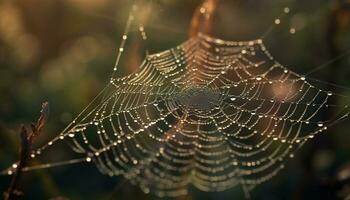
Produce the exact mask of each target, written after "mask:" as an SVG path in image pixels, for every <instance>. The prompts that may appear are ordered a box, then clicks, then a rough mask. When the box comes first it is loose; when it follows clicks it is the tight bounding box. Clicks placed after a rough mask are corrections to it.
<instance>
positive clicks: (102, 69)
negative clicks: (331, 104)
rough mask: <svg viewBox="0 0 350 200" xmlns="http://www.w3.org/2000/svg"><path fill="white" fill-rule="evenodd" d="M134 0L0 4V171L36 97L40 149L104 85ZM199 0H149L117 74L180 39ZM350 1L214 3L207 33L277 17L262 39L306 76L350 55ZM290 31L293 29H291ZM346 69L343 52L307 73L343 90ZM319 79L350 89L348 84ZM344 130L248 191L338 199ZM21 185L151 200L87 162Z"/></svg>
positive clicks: (259, 31) (228, 195)
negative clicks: (46, 114)
mask: <svg viewBox="0 0 350 200" xmlns="http://www.w3.org/2000/svg"><path fill="white" fill-rule="evenodd" d="M131 2H132V1H127V0H88V1H87V0H49V1H47V0H36V1H33V0H2V1H0V94H1V96H0V131H1V133H0V146H1V148H0V169H3V168H5V167H7V166H8V165H9V164H10V163H11V162H13V161H14V160H15V159H16V156H17V153H18V152H17V149H18V144H19V140H18V137H19V136H18V132H19V131H18V130H19V127H20V124H21V123H28V122H31V120H33V119H36V118H37V116H36V114H37V112H38V110H40V104H41V103H42V102H43V101H49V102H50V105H51V115H50V116H51V117H50V120H49V122H48V124H47V127H46V128H45V131H44V133H43V134H42V136H41V137H40V138H39V141H38V142H37V143H36V145H37V146H40V145H42V144H44V143H45V141H48V140H49V139H50V138H53V137H54V136H55V135H56V134H57V133H58V132H59V131H60V130H62V129H63V128H64V127H65V125H67V124H68V123H69V122H70V121H71V120H72V118H73V117H74V116H75V115H76V114H77V113H79V111H81V110H82V109H83V107H84V105H87V104H88V103H89V102H90V101H91V99H92V98H93V97H94V96H95V95H96V94H97V93H98V92H99V91H100V90H101V89H102V88H103V87H104V85H105V84H106V82H107V81H108V78H109V76H110V74H111V72H112V67H113V64H114V59H115V56H116V53H115V52H116V49H117V47H118V45H119V38H121V35H122V33H123V28H124V23H125V21H126V19H127V16H128V12H129V10H130V7H131ZM201 3H202V2H201V1H199V0H190V1H189V0H186V1H185V0H182V1H178V0H176V1H175V0H154V1H153V4H152V11H151V13H150V15H149V16H148V17H147V19H145V21H144V22H143V23H145V29H146V32H147V36H148V40H147V41H146V43H141V40H139V39H137V37H136V35H137V27H133V30H132V36H133V37H132V39H131V42H129V43H128V44H127V48H126V50H127V51H126V56H125V57H124V59H123V60H122V63H121V65H120V67H119V69H120V75H123V74H128V73H130V72H132V71H134V70H136V69H137V66H138V64H139V63H140V62H141V61H142V58H143V56H144V55H145V52H144V49H148V50H149V52H150V53H155V52H158V51H161V50H165V49H168V48H171V47H173V46H175V45H177V44H179V43H181V42H182V41H184V40H186V38H188V35H189V33H188V32H189V26H190V22H191V18H192V15H193V13H194V11H195V10H196V8H197V7H198V6H199V5H200V4H201ZM349 4H350V2H349V1H348V0H347V1H346V0H343V1H340V0H308V1H302V0H259V1H254V0H221V1H218V5H217V10H216V12H215V16H214V17H215V19H214V21H213V25H212V27H211V28H212V30H211V33H212V34H213V35H214V36H217V37H220V38H223V39H227V40H252V39H256V38H259V37H261V36H262V35H263V34H264V33H265V32H266V31H267V30H269V27H270V26H271V25H272V24H273V22H274V20H275V18H276V17H277V16H281V17H280V19H281V24H280V25H279V26H276V27H275V28H274V29H272V31H271V32H270V33H269V34H268V35H267V37H266V38H264V40H265V43H266V45H267V47H268V48H269V50H270V52H271V53H272V54H273V55H274V57H275V58H276V59H277V60H278V61H280V62H281V63H282V64H284V65H286V66H289V68H290V69H292V70H294V71H296V72H298V73H300V74H305V73H307V72H309V71H311V70H313V69H315V68H316V67H318V66H322V65H323V64H324V63H327V62H329V61H330V60H333V59H334V58H336V57H339V56H340V55H342V54H343V52H346V51H348V52H349V48H350V5H349ZM285 6H289V7H290V8H291V13H290V14H289V15H283V9H284V7H285ZM141 10H142V8H141ZM141 13H142V12H141ZM291 28H295V29H296V33H295V34H290V29H291ZM134 35H135V36H134ZM349 66H350V56H349V54H344V55H343V56H341V57H339V59H337V60H335V61H334V62H331V63H329V64H328V65H327V66H326V67H325V68H323V69H321V70H319V71H316V72H315V73H312V74H311V77H314V78H316V79H319V80H325V81H327V82H332V83H335V84H338V85H342V86H344V87H347V88H349V87H350V81H349V77H350V70H349ZM322 86H323V87H329V88H330V89H332V90H336V91H337V92H340V93H342V94H344V95H347V96H350V89H346V88H345V89H344V88H343V89H342V88H339V87H334V86H332V85H330V84H324V85H322ZM349 128H350V123H341V124H339V125H337V126H336V127H335V128H331V129H330V130H329V131H328V133H327V134H326V135H322V136H318V137H316V138H315V139H314V140H313V141H311V142H309V143H307V144H306V145H305V147H304V148H303V149H302V150H301V151H300V152H299V154H298V155H297V156H296V158H294V159H293V160H291V161H288V164H287V166H288V167H287V168H286V169H285V170H283V171H282V172H281V173H280V174H279V175H278V176H277V177H276V178H274V179H272V180H271V181H269V182H268V183H266V184H263V185H261V186H258V187H257V189H256V190H254V192H253V198H254V199H269V200H271V199H336V198H339V199H340V198H341V197H340V196H339V195H343V196H344V195H346V194H345V193H346V192H344V191H346V190H343V187H340V186H336V185H334V184H333V183H334V182H335V181H336V178H337V174H338V173H339V170H341V169H343V168H345V166H348V165H349V162H350V136H349V134H348V133H349V132H348V131H347V130H349ZM70 153H71V151H70V149H69V148H67V147H65V148H63V147H62V148H57V149H55V151H53V152H50V153H49V154H48V155H47V156H46V158H49V159H52V160H60V159H64V158H70V157H69V156H70ZM38 162H39V161H38ZM8 182H9V177H0V188H1V189H0V190H1V191H4V190H5V188H6V187H7V186H8ZM21 187H22V189H23V191H24V193H25V199H50V198H53V199H55V198H54V197H58V196H62V197H67V198H69V199H110V198H111V199H125V198H128V199H155V197H154V196H151V195H145V194H143V193H142V192H141V191H140V190H139V189H138V188H137V187H135V186H132V185H130V184H129V183H128V182H126V181H125V180H123V178H122V177H112V178H111V177H107V176H104V175H102V174H100V173H99V172H98V171H97V169H96V168H95V167H94V166H92V165H85V164H81V165H72V166H68V167H61V168H55V169H50V170H39V171H35V172H30V173H27V174H25V178H24V180H23V182H22V184H21ZM241 193H242V192H241V188H235V189H233V190H230V191H227V192H222V193H209V194H208V193H202V192H200V191H197V190H195V189H193V190H192V192H191V194H190V195H188V196H186V197H180V198H178V199H180V200H181V199H233V198H242V194H241ZM58 199H59V198H58ZM61 199H64V198H61Z"/></svg>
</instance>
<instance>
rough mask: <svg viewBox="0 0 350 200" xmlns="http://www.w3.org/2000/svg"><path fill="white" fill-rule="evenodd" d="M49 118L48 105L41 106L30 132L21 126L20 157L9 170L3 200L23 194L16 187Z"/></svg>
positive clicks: (9, 199) (13, 199) (16, 197)
mask: <svg viewBox="0 0 350 200" xmlns="http://www.w3.org/2000/svg"><path fill="white" fill-rule="evenodd" d="M48 116H49V103H47V102H45V103H43V104H42V110H41V115H40V117H39V119H38V121H37V122H36V124H31V131H28V130H27V129H26V128H25V126H24V125H22V126H21V132H20V138H21V146H20V150H19V152H20V155H19V156H20V157H19V161H18V162H17V163H16V164H14V165H13V166H12V168H10V169H9V172H10V173H13V176H12V179H11V182H10V186H9V188H8V189H7V191H6V192H5V193H4V199H5V200H15V199H18V197H20V196H22V195H23V193H22V192H21V191H19V190H18V185H19V182H20V179H21V176H22V169H23V168H24V167H26V166H27V162H28V158H29V155H30V152H31V148H32V144H33V142H34V140H35V139H36V138H37V137H38V136H39V135H40V133H41V131H42V129H43V128H44V126H45V124H46V121H47V119H48Z"/></svg>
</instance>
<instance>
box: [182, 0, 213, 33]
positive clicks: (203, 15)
mask: <svg viewBox="0 0 350 200" xmlns="http://www.w3.org/2000/svg"><path fill="white" fill-rule="evenodd" d="M218 1H219V0H204V2H203V3H202V4H201V5H200V6H199V7H198V8H197V9H196V11H195V12H194V14H193V17H192V20H191V26H190V32H189V35H190V37H196V36H197V35H198V33H199V32H202V33H205V34H210V33H211V30H212V25H213V19H214V13H215V10H216V9H217V5H218Z"/></svg>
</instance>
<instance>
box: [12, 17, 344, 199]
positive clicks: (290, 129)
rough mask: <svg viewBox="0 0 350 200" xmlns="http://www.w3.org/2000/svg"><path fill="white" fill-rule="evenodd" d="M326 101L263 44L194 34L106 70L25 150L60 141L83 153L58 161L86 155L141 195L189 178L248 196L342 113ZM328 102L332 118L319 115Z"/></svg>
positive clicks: (328, 96)
mask: <svg viewBox="0 0 350 200" xmlns="http://www.w3.org/2000/svg"><path fill="white" fill-rule="evenodd" d="M129 20H132V18H129ZM128 24H129V22H128ZM127 26H130V25H127ZM126 33H127V32H126ZM123 39H124V40H125V39H126V35H124V36H123ZM122 45H123V46H124V43H122ZM123 46H122V47H121V48H123ZM121 52H122V51H121ZM119 57H120V56H119V55H118V60H117V63H116V66H117V65H118V62H119ZM115 69H116V67H115ZM336 97H337V98H336ZM333 98H336V99H339V96H338V95H337V94H333V93H332V92H330V91H326V90H322V89H319V88H317V87H315V86H313V85H312V84H311V83H310V82H309V81H308V80H307V78H305V77H304V76H301V75H298V74H297V73H294V72H292V71H290V70H289V69H287V68H286V67H284V66H282V65H281V64H279V63H278V62H276V61H275V60H274V58H273V57H272V56H271V54H270V53H269V52H268V51H267V50H266V47H265V46H264V44H263V42H262V40H255V41H245V42H242V41H240V42H233V41H224V40H221V39H216V38H213V37H210V36H207V35H204V34H198V36H197V37H194V38H191V39H189V40H188V41H186V42H184V43H183V44H181V45H179V46H177V47H175V48H172V49H170V50H167V51H164V52H161V53H157V54H152V55H148V56H147V57H146V58H145V60H144V62H143V63H142V65H141V66H140V69H139V70H138V71H137V72H135V73H132V74H130V75H128V76H125V77H121V78H116V77H115V76H114V75H113V77H112V78H111V81H110V83H109V84H108V85H107V87H106V88H105V89H104V90H103V91H102V92H101V95H98V96H97V98H96V99H95V100H94V101H93V102H92V103H91V104H90V105H89V106H88V107H87V108H86V109H85V110H84V111H83V112H82V113H81V114H80V115H79V116H78V117H77V118H76V120H74V121H73V122H72V124H71V125H70V126H68V127H67V129H65V131H63V132H62V133H61V134H60V135H58V136H57V137H56V138H55V139H53V140H52V141H50V142H49V143H48V144H46V145H44V146H43V147H42V148H40V149H38V150H36V151H34V152H33V154H32V155H31V156H32V157H33V158H34V157H36V156H38V155H39V154H41V153H42V151H43V150H45V149H46V148H48V147H50V146H53V144H54V143H56V142H59V141H69V142H70V144H71V146H72V148H73V150H74V151H75V152H77V153H79V154H82V155H83V156H82V158H81V159H76V160H71V161H69V162H63V164H69V163H76V162H82V161H85V162H91V161H93V162H94V163H95V164H96V166H97V167H98V169H99V170H100V171H101V172H102V173H105V174H108V175H110V176H115V175H123V176H124V177H125V178H126V179H128V180H129V181H130V182H131V183H133V184H136V185H138V186H140V188H141V189H142V190H143V191H144V192H145V193H149V192H152V193H154V194H156V195H158V196H172V197H174V196H179V195H184V194H186V193H187V190H188V185H189V184H192V185H194V186H195V187H196V188H198V189H200V190H202V191H224V190H227V189H230V188H233V187H235V186H238V185H241V186H242V187H243V189H244V190H245V192H246V193H249V191H250V190H251V189H253V188H254V187H255V186H256V185H259V184H261V183H263V182H265V181H268V180H270V179H271V178H272V177H273V176H275V175H276V174H277V173H278V172H279V171H280V170H281V169H283V167H284V163H285V160H286V159H287V158H292V157H294V153H295V151H296V150H298V149H299V148H300V147H301V146H302V145H303V144H304V143H305V142H306V141H308V140H310V139H311V138H313V137H314V136H315V135H317V134H320V133H322V132H324V131H325V130H327V128H328V127H330V126H332V125H334V124H335V123H337V122H340V121H342V120H343V119H345V118H347V117H348V115H349V109H348V106H347V105H344V106H340V105H333V104H332V103H331V102H334V101H335V100H332V99H333ZM334 108H340V109H338V111H337V113H336V114H335V115H327V116H324V114H325V113H334V112H333V110H334ZM331 111H332V112H331ZM325 118H326V119H325ZM57 165H60V163H57ZM51 166H53V165H50V164H47V165H46V166H45V165H42V166H41V167H42V168H45V167H51ZM12 170H13V169H10V171H12ZM28 170H30V168H28Z"/></svg>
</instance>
